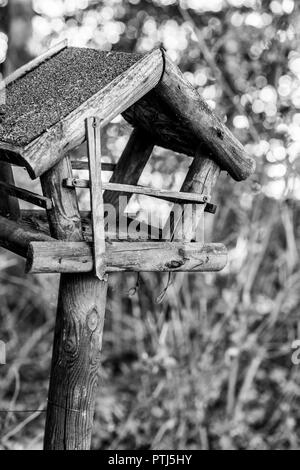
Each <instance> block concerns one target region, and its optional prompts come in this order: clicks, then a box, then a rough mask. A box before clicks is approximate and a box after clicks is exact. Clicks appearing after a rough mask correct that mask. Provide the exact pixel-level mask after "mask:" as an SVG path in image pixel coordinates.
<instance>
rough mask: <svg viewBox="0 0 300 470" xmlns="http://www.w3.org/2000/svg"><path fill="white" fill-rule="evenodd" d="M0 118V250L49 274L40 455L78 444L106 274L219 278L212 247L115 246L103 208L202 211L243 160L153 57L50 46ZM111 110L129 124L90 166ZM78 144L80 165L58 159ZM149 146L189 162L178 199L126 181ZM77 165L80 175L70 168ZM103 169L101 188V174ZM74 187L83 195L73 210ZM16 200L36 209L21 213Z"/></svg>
mask: <svg viewBox="0 0 300 470" xmlns="http://www.w3.org/2000/svg"><path fill="white" fill-rule="evenodd" d="M5 83H6V105H5V109H4V111H5V112H4V114H2V115H1V116H0V118H1V123H0V165H1V172H0V193H1V199H0V214H1V216H0V245H1V246H3V247H5V248H7V249H8V250H10V251H12V252H14V253H17V254H18V255H21V256H23V257H24V258H26V260H27V265H26V266H27V271H28V272H29V273H61V274H62V275H61V282H60V290H59V298H58V311H57V320H56V328H55V336H54V349H53V359H52V368H51V377H50V389H49V397H48V407H47V419H46V432H45V449H88V448H89V447H90V441H91V431H92V423H93V413H94V403H95V394H96V389H97V377H98V371H99V365H100V351H101V339H102V331H103V323H104V312H105V304H106V293H107V274H108V273H111V272H117V271H136V272H139V271H162V272H164V271H165V272H166V271H199V272H200V271H219V270H221V269H223V267H224V266H225V265H226V262H227V252H226V248H225V247H224V246H223V245H221V244H213V243H209V244H204V243H203V242H201V243H200V242H197V241H194V239H195V229H196V226H195V223H192V220H191V219H190V215H186V214H183V215H184V216H186V218H187V224H186V225H185V231H184V234H183V238H182V237H181V239H180V240H179V236H178V233H177V223H178V220H175V221H174V220H173V225H172V227H173V229H172V232H171V233H170V237H169V239H167V240H166V239H162V238H163V237H161V239H159V240H152V239H151V237H148V239H147V240H143V241H140V240H138V239H137V240H132V239H127V240H122V241H120V240H119V239H118V237H117V236H114V237H111V236H110V234H109V233H107V231H106V230H105V221H104V220H105V217H104V204H108V203H109V204H112V205H113V206H114V207H118V204H119V202H118V201H119V196H120V195H124V194H126V195H129V196H130V195H133V194H143V195H147V196H152V197H155V198H157V199H162V200H167V201H170V202H174V203H175V202H176V203H177V204H182V205H192V206H193V207H194V206H200V207H201V208H202V209H203V211H207V212H212V213H214V212H215V210H216V207H215V205H214V204H213V202H212V201H211V192H212V189H213V186H214V185H215V183H216V181H217V178H218V176H219V173H220V171H221V170H224V171H227V172H228V173H229V174H230V175H231V176H232V178H234V179H235V180H237V181H241V180H244V179H246V178H247V177H248V176H249V175H251V173H253V171H254V162H253V160H252V159H251V158H250V157H249V156H248V155H247V154H246V153H245V150H244V149H243V147H242V145H241V144H240V143H239V142H238V141H237V139H236V138H235V137H234V136H233V135H232V134H231V132H230V131H229V130H228V129H227V128H226V127H225V126H224V124H223V123H222V122H221V121H220V119H218V118H217V117H216V116H215V114H214V113H213V112H212V111H211V110H210V108H209V107H208V106H207V104H206V103H205V102H204V101H203V99H202V98H201V97H200V95H199V94H198V92H197V91H196V90H195V89H194V88H193V87H192V86H191V85H190V84H189V83H188V82H187V81H186V80H185V78H184V77H183V75H182V73H181V72H180V70H179V69H178V68H177V67H176V65H174V64H173V63H172V62H171V60H170V59H169V58H168V56H167V55H166V54H165V52H164V50H162V49H157V50H154V51H153V52H151V53H149V54H146V55H138V54H126V53H119V52H99V51H96V50H92V49H81V48H72V47H68V45H67V44H66V43H63V44H59V45H58V46H56V47H55V48H53V49H52V50H50V51H49V52H47V53H46V54H44V55H43V56H41V57H39V58H38V59H35V60H34V61H32V62H30V63H29V64H27V65H25V66H24V67H22V68H21V69H19V70H18V71H17V72H15V73H14V74H13V75H11V76H10V77H8V78H7V79H6V81H5ZM119 114H122V115H123V117H124V118H125V119H126V120H127V121H128V122H129V123H130V124H131V125H132V126H133V131H132V134H131V136H130V139H129V141H128V144H127V146H126V148H125V150H124V151H123V153H122V155H121V157H120V159H119V161H118V163H117V164H116V165H113V164H108V163H104V162H103V161H101V131H102V129H103V128H104V126H106V125H107V124H108V123H110V122H111V121H112V120H113V119H114V118H115V117H117V116H118V115H119ZM85 141H86V143H87V150H88V158H87V159H86V160H84V161H83V160H80V161H75V162H72V161H71V159H70V157H69V152H70V151H72V150H73V149H74V148H75V147H78V146H79V145H80V144H82V143H83V142H85ZM155 145H158V146H161V147H164V148H167V149H171V150H172V151H175V152H180V153H183V154H185V155H188V156H191V157H193V162H192V164H191V166H190V169H189V171H188V173H187V176H186V179H185V182H184V184H183V186H182V189H181V191H180V192H174V191H166V190H161V191H159V190H154V189H152V188H145V187H142V186H138V185H137V183H138V180H139V178H140V176H141V174H142V172H143V169H144V167H145V165H146V164H147V162H148V160H149V158H150V156H151V153H152V150H153V147H154V146H155ZM13 165H17V166H21V167H25V168H26V169H27V171H28V173H29V175H30V177H31V178H32V179H35V178H40V181H41V187H42V191H43V196H41V195H38V194H35V193H33V192H29V191H26V190H24V189H22V188H18V187H16V186H15V184H14V180H13V172H12V169H11V167H12V166H13ZM74 169H75V170H81V169H85V170H89V175H90V177H89V179H87V180H81V179H78V178H75V176H74V175H73V170H74ZM107 170H108V171H112V172H113V174H112V177H111V179H110V182H109V183H104V182H103V181H102V175H101V174H102V172H103V171H107ZM76 188H86V189H87V190H89V191H90V196H91V214H90V217H86V215H85V214H82V213H80V211H79V208H78V200H77V194H76ZM18 199H21V200H24V201H27V202H29V203H31V204H33V205H36V206H38V207H39V208H40V209H43V210H35V211H21V210H20V208H19V205H18V202H17V200H18Z"/></svg>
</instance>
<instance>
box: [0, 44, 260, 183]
mask: <svg viewBox="0 0 300 470" xmlns="http://www.w3.org/2000/svg"><path fill="white" fill-rule="evenodd" d="M4 111H5V112H4V114H3V115H1V117H0V149H2V151H1V155H0V158H2V159H6V160H8V161H10V162H12V163H17V164H20V165H25V166H26V167H27V169H28V171H29V174H30V175H31V176H32V177H33V178H34V177H38V176H41V174H43V173H44V172H45V171H46V170H47V169H49V168H51V167H52V166H53V165H54V164H55V163H56V162H57V161H58V160H59V159H60V158H62V156H63V155H64V154H65V153H66V152H67V151H68V150H71V149H72V148H74V147H76V146H77V145H79V144H80V143H82V142H83V141H84V139H85V128H84V122H85V119H86V118H87V117H90V116H98V117H99V118H100V119H101V120H102V126H104V125H106V124H107V123H108V122H110V121H111V120H112V119H113V118H114V117H116V116H117V115H118V114H120V113H123V115H124V117H125V119H127V120H128V121H129V122H130V123H131V124H132V125H133V126H134V127H142V128H144V129H145V130H146V131H147V132H148V133H149V134H151V136H152V138H153V140H154V142H155V143H156V144H158V145H161V146H164V147H166V148H170V149H172V150H176V151H179V152H182V153H185V154H187V155H192V156H194V155H195V153H196V151H197V149H199V147H202V150H203V153H205V154H206V156H207V155H208V156H209V157H210V158H212V159H215V160H216V161H217V162H218V163H219V165H220V167H221V168H222V169H224V170H226V171H228V172H229V173H230V174H231V175H232V176H233V178H235V179H237V180H241V179H245V178H246V177H248V176H249V174H250V173H251V172H252V171H253V169H254V164H253V161H252V159H250V158H249V157H248V156H247V155H246V153H245V151H244V149H243V147H242V146H241V144H240V143H239V142H238V141H237V140H236V139H235V138H234V136H233V135H232V134H231V133H230V132H229V130H228V129H227V128H226V127H225V126H224V125H223V124H222V122H221V121H220V120H219V119H218V118H217V117H216V116H215V115H214V113H212V111H211V110H210V109H209V107H208V106H207V104H206V103H205V102H204V100H203V99H202V98H201V97H200V96H199V94H198V93H197V92H196V90H194V89H193V87H191V85H190V84H188V83H187V82H186V81H185V80H184V78H183V76H182V74H180V71H179V69H178V68H177V67H176V66H175V65H174V64H172V63H171V61H170V60H169V59H168V58H167V56H166V55H165V52H164V51H163V50H160V49H157V50H155V51H153V52H151V53H149V54H146V55H141V54H128V53H122V52H101V51H96V50H93V49H86V48H84V49H83V48H74V47H66V46H65V45H64V46H62V47H58V48H56V49H54V50H53V51H52V52H51V51H50V52H49V53H47V54H46V55H45V56H42V57H41V58H38V59H36V60H35V61H33V62H32V63H30V64H28V65H27V66H25V67H23V68H22V69H20V71H17V72H16V73H15V74H13V76H12V77H11V78H8V79H7V89H6V106H5V108H4Z"/></svg>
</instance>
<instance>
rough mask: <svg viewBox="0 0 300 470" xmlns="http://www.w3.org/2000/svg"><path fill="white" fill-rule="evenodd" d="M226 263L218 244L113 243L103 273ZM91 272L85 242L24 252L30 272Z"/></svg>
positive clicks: (36, 245) (214, 267)
mask: <svg viewBox="0 0 300 470" xmlns="http://www.w3.org/2000/svg"><path fill="white" fill-rule="evenodd" d="M226 263H227V250H226V248H225V246H224V245H221V244H214V243H212V244H207V245H203V244H202V243H182V242H180V243H176V242H164V243H161V242H137V243H133V242H113V243H107V244H106V266H107V268H106V269H107V272H119V271H135V272H152V271H154V272H173V271H176V272H191V271H193V272H204V271H220V270H221V269H223V268H224V266H225V265H226ZM93 269H94V261H93V248H92V244H88V243H84V242H83V243H80V242H79V243H78V242H77V243H70V242H68V243H66V242H33V243H31V244H30V248H29V251H28V263H27V271H28V272H31V273H50V272H60V273H79V272H91V271H92V270H93Z"/></svg>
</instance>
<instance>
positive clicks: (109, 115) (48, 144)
mask: <svg viewBox="0 0 300 470" xmlns="http://www.w3.org/2000/svg"><path fill="white" fill-rule="evenodd" d="M162 72H163V58H162V53H161V51H160V50H158V49H157V50H155V51H153V52H152V53H150V54H148V55H146V56H145V57H144V58H143V59H141V60H140V61H138V62H137V63H136V64H135V65H133V66H132V67H130V68H129V69H128V70H127V71H126V72H124V73H123V74H121V75H120V76H119V77H117V78H116V79H114V80H113V81H112V82H111V83H110V84H109V85H107V86H106V87H104V88H103V89H102V90H100V91H99V92H98V93H96V94H95V95H94V96H92V97H91V98H90V99H89V100H87V101H86V102H85V103H83V104H82V105H81V106H80V107H79V108H78V109H76V110H75V111H73V112H72V113H71V114H69V115H68V116H67V117H66V118H65V119H63V120H62V121H61V122H59V123H58V124H56V125H55V126H52V127H51V128H50V129H48V131H47V132H45V133H44V134H42V135H41V136H40V137H38V138H37V139H35V140H34V141H33V142H31V143H30V144H29V145H27V146H26V147H24V148H23V149H22V150H21V151H20V149H18V150H19V152H20V157H19V160H20V163H22V165H23V166H26V168H27V169H28V172H29V174H30V176H31V177H32V178H36V177H38V176H41V175H42V174H43V173H44V172H45V171H47V170H48V169H49V168H51V167H52V166H53V165H54V164H55V163H57V162H58V161H59V160H60V159H61V158H62V157H63V156H64V155H65V153H66V152H68V151H70V150H72V149H73V148H75V147H77V146H78V145H80V144H82V143H83V142H84V140H85V120H86V119H87V118H89V117H91V116H97V117H98V118H99V119H101V126H103V127H104V126H106V125H107V124H108V123H109V122H110V121H112V120H113V119H114V118H115V117H116V116H118V115H119V114H120V113H122V112H123V111H125V109H127V108H128V107H129V106H131V105H132V104H133V103H135V102H136V101H138V100H139V99H140V98H142V96H144V95H145V94H147V93H148V92H149V91H150V90H151V89H153V88H154V87H155V86H156V85H157V84H158V82H159V80H160V78H161V75H162ZM6 147H7V146H6ZM16 150H17V149H16ZM41 155H42V157H41Z"/></svg>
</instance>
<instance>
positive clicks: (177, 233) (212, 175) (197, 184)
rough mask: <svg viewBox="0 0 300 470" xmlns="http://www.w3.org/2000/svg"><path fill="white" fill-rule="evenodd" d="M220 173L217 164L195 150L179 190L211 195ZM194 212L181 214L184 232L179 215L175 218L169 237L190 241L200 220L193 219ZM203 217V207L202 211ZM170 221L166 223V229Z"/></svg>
mask: <svg viewBox="0 0 300 470" xmlns="http://www.w3.org/2000/svg"><path fill="white" fill-rule="evenodd" d="M219 175H220V168H219V166H218V165H217V164H216V163H215V162H214V161H213V160H211V159H209V158H203V157H202V156H201V154H200V151H197V153H196V156H195V158H194V160H193V163H192V164H191V166H190V168H189V171H188V173H187V175H186V178H185V181H184V183H183V185H182V188H181V191H184V192H187V193H195V194H198V195H200V194H206V195H211V193H212V190H213V188H214V186H215V184H216V182H217V179H218V177H219ZM194 215H195V214H194V213H193V212H192V211H190V212H188V213H184V212H183V214H182V216H183V217H184V233H183V232H182V230H181V227H180V219H181V216H180V215H179V216H178V217H177V219H176V220H174V221H173V224H172V225H173V231H172V233H171V239H173V240H178V239H182V237H183V239H184V241H191V240H193V239H194V237H195V235H196V231H197V223H199V222H200V220H194V219H195V217H194ZM202 215H203V217H204V209H203V213H202ZM169 226H170V221H169V222H167V224H166V229H167V230H168V228H169Z"/></svg>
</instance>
